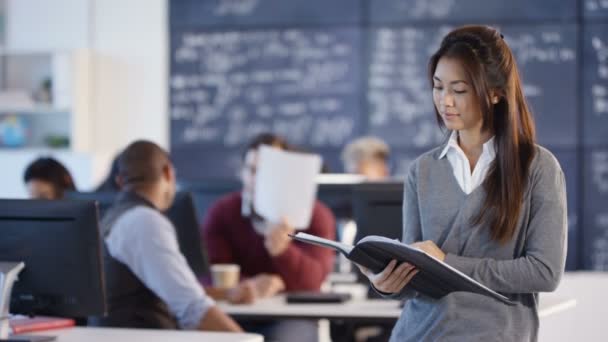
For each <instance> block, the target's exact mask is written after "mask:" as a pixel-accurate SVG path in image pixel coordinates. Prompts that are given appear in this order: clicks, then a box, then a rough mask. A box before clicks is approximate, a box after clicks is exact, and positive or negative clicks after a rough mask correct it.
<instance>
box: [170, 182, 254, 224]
mask: <svg viewBox="0 0 608 342" xmlns="http://www.w3.org/2000/svg"><path fill="white" fill-rule="evenodd" d="M178 188H179V189H180V191H189V192H192V196H193V198H194V205H195V207H196V212H197V215H198V219H199V221H200V222H203V220H204V219H205V216H206V215H207V211H208V210H209V208H211V206H212V205H213V204H214V203H215V202H216V201H217V200H218V199H220V198H221V197H223V196H224V195H226V194H229V193H231V192H235V191H240V190H241V189H242V188H243V185H242V184H241V182H239V181H236V180H234V181H228V180H209V181H197V182H183V181H182V182H180V183H179V186H178Z"/></svg>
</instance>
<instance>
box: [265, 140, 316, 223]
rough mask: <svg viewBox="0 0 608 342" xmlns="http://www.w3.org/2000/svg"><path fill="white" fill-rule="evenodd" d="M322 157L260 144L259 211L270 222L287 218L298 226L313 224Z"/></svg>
mask: <svg viewBox="0 0 608 342" xmlns="http://www.w3.org/2000/svg"><path fill="white" fill-rule="evenodd" d="M320 170H321V157H320V156H319V155H316V154H304V153H294V152H286V151H283V150H280V149H277V148H274V147H269V146H260V148H259V150H258V163H257V170H256V175H255V194H254V200H253V206H254V208H255V211H256V212H257V213H258V214H259V215H261V216H262V217H264V219H266V220H267V221H269V222H273V223H278V222H280V221H281V219H282V218H285V219H287V222H289V224H290V225H292V226H293V227H294V228H296V229H306V228H307V227H308V226H309V225H310V218H311V216H312V209H313V205H314V202H315V198H316V195H317V184H316V181H315V180H316V177H317V175H318V174H319V172H320Z"/></svg>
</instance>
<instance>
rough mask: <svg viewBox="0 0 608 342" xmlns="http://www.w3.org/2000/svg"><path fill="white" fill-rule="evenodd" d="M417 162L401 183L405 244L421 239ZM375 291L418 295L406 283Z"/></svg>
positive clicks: (397, 295) (395, 295) (399, 295)
mask: <svg viewBox="0 0 608 342" xmlns="http://www.w3.org/2000/svg"><path fill="white" fill-rule="evenodd" d="M417 164H418V163H415V162H414V163H412V165H411V166H410V169H409V171H408V174H407V176H406V179H405V182H404V183H403V243H406V244H412V243H414V242H417V241H420V240H421V239H422V231H421V226H420V212H419V210H418V194H417V192H416V184H417V182H416V174H417ZM372 286H373V285H372ZM374 289H375V288H374ZM375 290H376V289H375ZM376 292H378V293H379V294H380V295H382V296H383V297H386V298H391V299H409V298H413V297H415V296H417V295H418V292H417V291H415V290H412V289H410V288H409V287H408V286H407V285H406V286H405V287H404V288H403V289H402V290H401V291H400V292H397V293H390V294H388V293H383V292H380V291H378V290H376Z"/></svg>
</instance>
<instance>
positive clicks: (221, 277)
mask: <svg viewBox="0 0 608 342" xmlns="http://www.w3.org/2000/svg"><path fill="white" fill-rule="evenodd" d="M240 273H241V267H240V266H239V265H236V264H214V265H211V280H212V281H213V286H214V287H217V288H222V289H229V288H233V287H236V286H237V285H238V284H239V277H240Z"/></svg>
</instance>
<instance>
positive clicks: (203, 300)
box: [90, 141, 241, 331]
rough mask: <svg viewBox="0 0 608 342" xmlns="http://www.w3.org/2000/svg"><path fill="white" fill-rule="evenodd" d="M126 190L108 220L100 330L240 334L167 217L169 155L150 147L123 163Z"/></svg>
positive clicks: (136, 148) (130, 150)
mask: <svg viewBox="0 0 608 342" xmlns="http://www.w3.org/2000/svg"><path fill="white" fill-rule="evenodd" d="M118 172H119V173H118V178H119V181H120V183H121V186H122V191H121V193H120V194H119V196H118V199H117V200H116V203H115V204H114V205H113V206H112V207H111V208H110V209H109V210H108V212H107V213H106V215H105V216H104V217H103V219H102V221H101V230H102V235H103V238H104V242H105V243H104V247H105V248H104V268H105V274H106V290H107V295H108V315H107V316H106V317H95V318H92V319H91V320H90V322H91V323H92V324H93V325H102V326H114V327H134V328H160V329H176V328H181V329H200V330H226V331H241V329H240V327H239V326H238V324H236V323H235V322H234V321H233V320H232V319H231V318H230V317H228V316H226V315H225V314H224V313H222V312H221V311H220V310H219V309H218V308H217V307H216V306H215V303H214V301H213V300H212V299H211V298H209V297H208V296H207V295H206V294H205V292H204V290H203V288H202V287H201V286H200V284H199V283H198V281H197V279H196V277H195V275H194V273H193V272H192V270H191V269H190V268H189V267H188V264H187V262H186V259H185V258H184V256H183V255H182V254H181V252H180V251H179V247H178V244H177V237H176V233H175V229H174V227H173V225H172V224H171V222H170V221H169V220H168V219H167V218H166V217H165V216H164V215H163V214H161V211H164V210H166V209H167V208H169V207H170V206H171V204H172V202H173V198H174V196H175V171H174V169H173V166H172V164H171V161H170V160H169V156H168V155H167V152H165V151H164V150H163V149H161V148H160V147H159V146H158V145H156V144H154V143H152V142H148V141H136V142H134V143H132V144H131V145H129V146H128V147H127V148H126V149H125V150H124V151H123V152H122V154H121V155H120V157H119V160H118Z"/></svg>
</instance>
